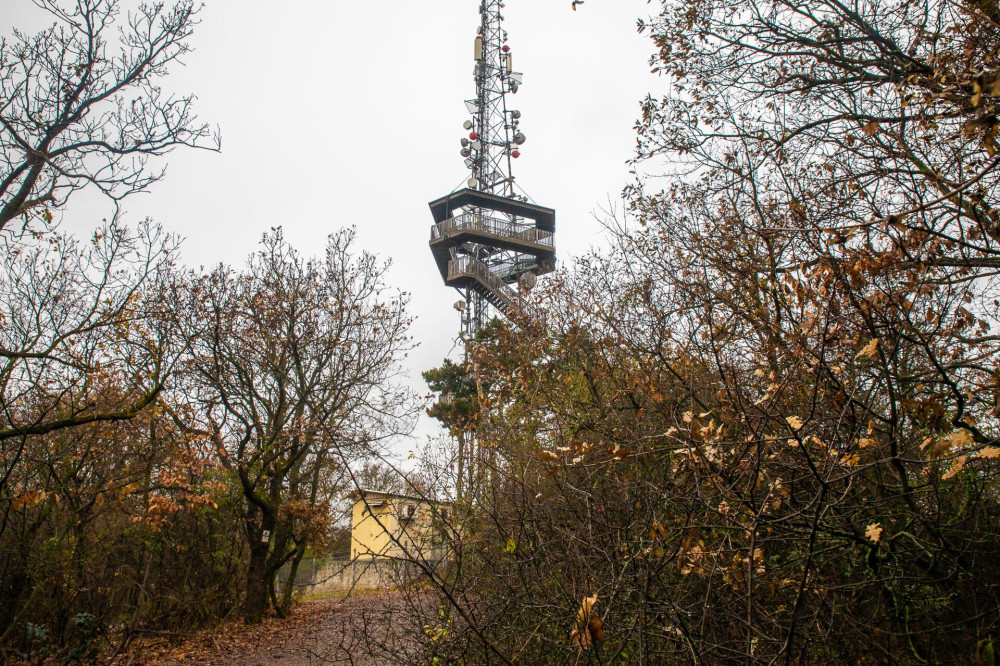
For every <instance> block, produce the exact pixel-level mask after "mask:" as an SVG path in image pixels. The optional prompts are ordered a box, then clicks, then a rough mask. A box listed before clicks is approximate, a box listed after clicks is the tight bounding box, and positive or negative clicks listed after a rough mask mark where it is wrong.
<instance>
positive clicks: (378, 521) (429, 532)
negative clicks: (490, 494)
mask: <svg viewBox="0 0 1000 666" xmlns="http://www.w3.org/2000/svg"><path fill="white" fill-rule="evenodd" d="M365 497H366V499H367V501H366V500H364V499H357V500H356V501H355V502H354V507H353V510H352V512H351V557H352V558H355V559H360V560H366V559H373V558H398V559H407V558H421V559H435V560H436V559H440V557H441V556H442V551H443V550H444V548H443V539H442V530H441V525H440V522H439V521H440V520H441V519H440V513H439V512H440V508H439V511H438V515H437V516H435V513H436V512H435V510H434V508H435V507H434V505H432V504H431V503H429V502H423V501H419V500H415V499H408V498H402V497H393V496H389V495H383V494H381V493H372V492H368V493H366V494H365ZM379 502H381V504H379ZM376 504H378V506H375V505H376ZM405 505H412V506H414V507H415V514H414V516H413V518H410V519H409V520H403V519H402V515H403V507H404V506H405ZM397 542H398V543H397ZM404 549H405V550H404Z"/></svg>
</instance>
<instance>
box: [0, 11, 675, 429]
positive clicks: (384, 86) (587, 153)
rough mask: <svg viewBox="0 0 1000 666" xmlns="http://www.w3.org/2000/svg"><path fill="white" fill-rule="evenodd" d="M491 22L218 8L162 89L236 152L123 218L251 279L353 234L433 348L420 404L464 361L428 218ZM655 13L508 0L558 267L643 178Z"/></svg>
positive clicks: (438, 15)
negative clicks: (253, 261)
mask: <svg viewBox="0 0 1000 666" xmlns="http://www.w3.org/2000/svg"><path fill="white" fill-rule="evenodd" d="M68 1H71V0H68ZM125 2H126V4H125V6H128V5H129V4H133V3H132V1H131V0H125ZM168 4H169V0H168ZM0 7H2V9H0V31H2V33H3V34H4V35H9V34H10V31H11V29H12V28H13V27H19V28H22V29H26V30H34V29H36V28H38V27H40V26H42V25H44V24H45V23H47V22H48V19H46V18H45V16H44V15H43V14H42V13H41V12H40V11H39V10H38V9H37V8H35V7H34V5H33V4H32V2H31V0H0ZM478 7H479V0H424V1H422V2H417V1H407V0H284V1H282V2H274V0H267V1H264V0H206V2H205V9H204V11H203V12H202V13H201V14H200V19H201V24H200V25H199V26H198V28H197V30H196V32H195V34H194V36H193V38H192V45H193V46H194V48H195V51H194V53H193V54H191V55H189V56H188V57H187V58H186V61H185V65H186V66H185V67H174V68H173V69H172V71H171V74H170V77H169V78H168V79H167V80H166V83H167V86H166V87H167V88H168V89H172V90H177V91H181V92H194V93H195V94H196V95H197V96H198V101H197V107H196V108H197V111H198V113H199V116H200V117H201V119H203V120H206V121H209V122H211V123H213V124H218V125H219V127H220V129H221V133H222V138H223V146H222V153H221V154H215V153H209V152H194V151H179V152H175V153H173V154H172V155H171V156H170V157H169V158H168V161H167V164H168V171H167V177H166V179H165V180H164V181H163V182H161V183H159V184H158V185H156V186H155V188H154V189H153V191H152V192H151V193H149V194H144V195H140V196H138V197H135V198H132V199H129V200H127V203H126V210H127V213H128V215H127V218H126V219H127V220H128V221H130V222H134V221H137V220H139V219H142V218H143V217H145V216H151V217H153V218H155V219H156V220H157V221H159V222H160V223H162V224H163V225H164V226H165V227H166V228H167V229H169V230H171V231H175V232H177V233H178V234H180V235H181V236H183V237H184V238H185V239H186V240H185V242H184V244H183V258H184V261H185V262H186V263H187V264H189V265H191V266H200V265H203V266H212V265H214V264H217V263H218V262H220V261H222V262H226V263H230V264H242V263H243V261H244V259H245V257H246V256H247V255H248V254H249V253H250V252H251V251H253V249H254V247H255V245H256V244H257V242H258V241H259V239H260V236H261V234H262V233H263V232H264V231H265V230H267V229H268V228H270V227H272V226H278V225H281V226H282V227H284V229H285V234H286V237H287V238H288V239H289V240H290V241H292V243H293V244H294V245H295V246H296V247H298V248H299V249H300V250H303V251H304V252H305V253H307V254H310V255H313V254H318V253H320V252H321V250H322V247H323V245H324V243H325V238H326V236H327V235H328V234H329V233H330V232H331V231H333V230H334V229H337V228H339V227H342V226H345V225H352V224H353V225H356V226H357V227H358V229H359V238H360V243H361V246H362V247H364V248H365V249H367V250H369V251H373V252H376V253H378V254H379V255H380V256H383V257H387V258H391V259H392V260H393V262H394V266H393V269H392V272H391V274H390V276H389V280H390V282H391V283H392V284H394V285H396V286H398V287H400V288H403V289H405V290H406V291H408V292H410V293H411V294H412V301H411V314H413V315H415V316H416V317H417V321H416V323H415V326H414V328H413V333H414V335H415V336H416V339H417V341H418V342H419V343H420V347H419V348H418V350H417V352H416V353H415V354H413V355H411V358H410V359H409V361H410V362H409V367H408V370H409V372H410V374H411V376H412V377H413V378H414V386H417V387H419V388H420V390H422V391H423V390H425V389H424V387H423V384H422V382H420V381H419V375H420V371H422V370H425V369H427V368H430V367H434V366H436V365H438V364H439V363H440V361H441V359H442V358H443V357H444V356H446V355H448V354H449V353H451V354H453V355H455V354H457V351H458V350H457V349H456V348H455V338H456V335H457V331H458V321H457V313H456V312H455V311H454V310H453V308H452V304H453V303H454V302H455V301H456V300H457V298H458V295H457V293H456V292H455V291H454V290H451V289H448V288H446V287H445V286H444V285H443V284H442V282H441V277H440V274H439V273H438V271H437V268H436V266H435V264H434V261H433V259H432V258H431V254H430V251H429V249H428V246H427V242H428V240H429V234H430V226H431V221H432V220H431V216H430V213H429V211H428V208H427V202H429V201H431V200H432V199H436V198H438V197H441V196H444V195H445V194H447V193H449V192H450V191H452V190H454V189H457V188H458V187H459V186H461V185H462V184H463V183H464V181H465V179H466V178H467V177H468V175H467V174H468V171H467V169H465V167H464V165H463V163H462V162H463V160H462V157H461V156H460V155H459V149H460V145H459V140H460V138H461V137H462V136H463V135H464V134H465V132H464V131H463V130H462V122H463V121H464V120H465V119H466V118H467V117H468V114H467V111H466V110H465V105H464V104H463V100H465V99H467V98H470V97H473V96H474V90H475V85H474V81H473V79H472V70H473V59H472V46H473V39H474V38H475V35H476V28H477V27H478V25H479V18H478ZM651 9H653V7H651V6H650V5H648V4H647V3H646V1H645V0H587V1H586V3H585V4H582V5H580V6H579V7H578V9H577V11H572V10H571V2H570V0H507V7H506V10H505V18H506V22H505V28H506V29H507V30H508V32H509V33H510V42H509V43H510V46H511V48H512V53H513V55H514V63H515V66H514V67H515V69H516V70H519V71H522V72H524V74H525V76H524V85H523V86H522V87H521V88H520V91H519V92H518V94H517V95H515V96H513V98H512V100H511V101H510V102H509V104H510V105H511V106H512V107H514V108H519V109H520V110H521V112H522V114H523V117H522V123H521V128H522V130H523V132H524V133H525V135H526V136H527V139H528V140H527V143H525V145H524V146H523V147H522V149H521V152H522V156H521V158H520V159H519V160H517V162H515V176H516V177H517V181H518V184H519V186H520V187H521V188H523V189H524V191H526V192H527V193H528V194H529V195H530V196H531V197H532V198H533V199H534V200H535V201H536V202H537V203H539V204H541V205H544V206H549V207H552V208H555V209H556V211H557V217H556V221H557V226H556V247H557V251H558V253H559V259H560V263H561V264H564V263H565V262H566V261H567V260H569V259H571V258H572V257H573V256H578V255H580V254H583V253H585V252H586V251H587V250H588V249H589V248H591V247H594V246H600V245H601V244H602V238H601V228H600V224H599V222H598V221H597V220H596V219H595V214H596V215H597V216H600V210H601V209H603V208H606V207H607V206H608V202H609V200H610V201H612V202H614V201H616V200H618V199H619V193H620V191H621V189H622V187H623V186H624V185H626V184H627V183H628V181H629V175H628V171H629V167H628V166H627V164H626V160H628V159H629V157H631V155H632V149H633V146H634V144H635V133H634V130H633V125H634V123H635V119H636V118H637V116H638V113H639V101H640V100H641V99H642V98H643V97H645V95H646V94H647V93H650V92H652V93H654V94H656V93H657V92H658V91H660V90H661V89H662V87H663V82H662V81H659V80H657V79H656V78H655V77H654V76H652V75H651V74H650V73H649V67H648V58H649V55H650V53H651V52H652V49H653V45H652V43H651V42H650V41H649V40H648V39H647V38H645V37H643V36H640V35H638V34H637V32H636V20H637V19H638V18H639V17H645V16H647V15H648V14H649V12H650V10H651ZM81 203H82V201H81ZM100 217H102V214H101V210H100V208H99V206H98V202H96V201H94V202H92V201H90V200H88V201H87V203H86V205H77V204H71V207H70V210H69V212H68V213H67V215H66V216H65V218H64V220H63V227H64V228H66V229H68V230H72V231H80V232H85V231H87V230H89V229H92V228H93V227H94V226H95V222H98V221H99V220H100ZM430 429H431V425H430V424H428V423H425V424H423V426H422V427H421V428H420V431H421V433H423V434H426V433H427V432H429V431H430ZM403 448H405V445H404V446H403Z"/></svg>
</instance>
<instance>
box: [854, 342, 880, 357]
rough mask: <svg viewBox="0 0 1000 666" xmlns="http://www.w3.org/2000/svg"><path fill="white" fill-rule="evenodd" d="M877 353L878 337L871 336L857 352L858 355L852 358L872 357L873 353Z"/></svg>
mask: <svg viewBox="0 0 1000 666" xmlns="http://www.w3.org/2000/svg"><path fill="white" fill-rule="evenodd" d="M876 354H878V338H872V339H871V340H870V341H869V342H868V344H867V345H865V346H864V348H862V350H861V351H859V352H858V355H857V356H855V357H854V358H861V357H862V356H865V357H867V358H870V359H873V358H875V355H876Z"/></svg>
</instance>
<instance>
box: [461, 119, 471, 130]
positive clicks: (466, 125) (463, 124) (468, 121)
mask: <svg viewBox="0 0 1000 666" xmlns="http://www.w3.org/2000/svg"><path fill="white" fill-rule="evenodd" d="M462 127H464V128H465V129H472V121H471V120H466V121H465V122H464V123H462Z"/></svg>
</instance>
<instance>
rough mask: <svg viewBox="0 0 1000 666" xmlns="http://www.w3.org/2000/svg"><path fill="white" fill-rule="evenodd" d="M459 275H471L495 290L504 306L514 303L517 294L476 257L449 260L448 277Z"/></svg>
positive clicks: (491, 289) (492, 290)
mask: <svg viewBox="0 0 1000 666" xmlns="http://www.w3.org/2000/svg"><path fill="white" fill-rule="evenodd" d="M459 275H471V276H473V277H474V278H476V279H477V280H479V281H480V282H481V283H483V285H484V286H485V287H486V288H487V289H489V290H490V291H491V292H493V293H494V294H495V295H496V297H497V299H499V300H500V301H501V303H502V304H503V306H504V307H507V308H509V307H511V306H513V305H514V302H515V300H516V299H517V295H516V294H515V293H514V291H513V290H512V289H511V288H510V287H508V286H507V285H506V284H505V283H504V281H503V280H501V279H500V278H498V277H497V276H496V275H494V274H493V272H492V271H490V269H489V267H488V266H487V265H486V264H484V263H483V262H481V261H479V260H478V259H476V258H475V257H459V258H458V259H452V260H451V261H449V262H448V279H449V280H450V279H452V278H454V277H458V276H459Z"/></svg>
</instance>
